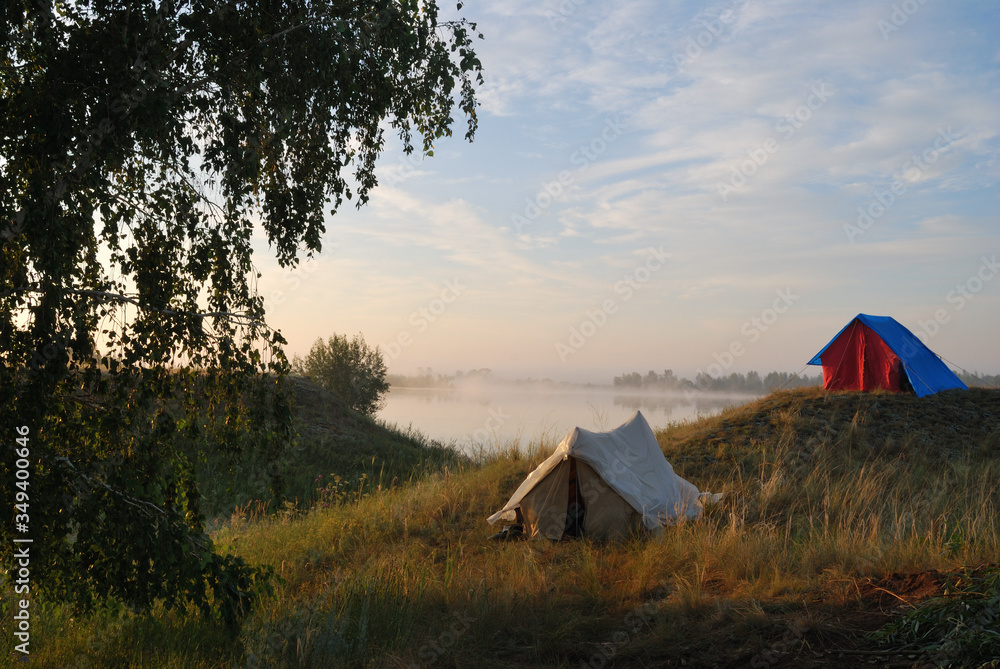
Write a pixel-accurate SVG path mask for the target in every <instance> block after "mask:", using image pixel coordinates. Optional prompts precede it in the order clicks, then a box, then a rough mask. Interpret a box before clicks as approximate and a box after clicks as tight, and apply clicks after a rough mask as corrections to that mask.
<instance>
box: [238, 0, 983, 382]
mask: <svg viewBox="0 0 1000 669" xmlns="http://www.w3.org/2000/svg"><path fill="white" fill-rule="evenodd" d="M443 9H447V10H454V3H448V4H447V7H446V8H443ZM461 15H462V16H464V17H466V18H468V19H470V20H473V21H475V22H477V24H478V28H479V30H480V32H482V33H483V35H484V39H483V40H481V41H480V42H479V43H478V53H479V56H480V58H481V61H482V64H483V70H484V77H485V80H486V82H485V85H483V86H482V87H481V88H480V90H479V99H480V102H481V107H480V108H479V129H478V131H477V133H476V137H475V141H474V142H472V143H468V142H466V141H464V140H463V139H462V136H463V135H464V128H463V126H461V124H460V123H461V122H459V125H457V126H456V128H455V130H456V132H455V135H454V136H453V137H451V138H448V139H445V140H443V141H440V142H439V143H438V144H437V145H436V146H435V147H434V156H433V157H429V158H422V157H420V156H417V155H413V156H410V157H407V156H405V155H404V154H403V153H402V151H401V147H400V144H399V142H398V141H397V140H393V139H390V141H388V142H387V144H386V151H385V154H384V155H383V157H382V159H381V161H380V163H379V168H378V171H377V174H378V177H379V181H380V185H379V186H378V188H377V189H376V190H375V191H374V192H373V194H372V197H371V200H370V202H369V204H368V205H367V206H366V207H364V208H362V209H360V210H359V209H356V208H353V207H351V206H347V207H345V208H343V209H342V210H341V211H340V212H338V213H337V215H335V216H330V217H328V221H327V232H326V234H325V236H324V238H323V251H322V253H320V254H319V255H318V256H317V257H316V258H315V259H313V260H310V261H307V262H305V263H303V264H302V265H300V266H299V267H298V268H296V269H294V270H288V269H281V268H279V267H278V266H277V263H276V262H275V261H274V260H273V257H270V256H269V254H268V250H267V244H266V241H265V240H263V239H258V240H257V241H258V250H259V253H258V254H257V256H256V257H257V260H256V262H257V265H258V267H259V269H260V270H261V272H262V274H263V276H262V278H261V279H260V281H259V289H260V290H261V292H262V294H263V295H264V298H265V305H266V308H267V309H268V321H269V323H270V324H271V325H272V326H273V327H276V328H278V329H280V330H281V332H282V334H283V335H284V336H285V337H286V339H287V340H288V347H287V351H288V353H289V355H290V357H291V355H293V354H299V355H302V354H305V353H306V352H307V351H308V350H309V347H310V346H311V345H312V343H313V342H314V341H315V340H316V339H317V338H319V337H328V336H330V335H332V334H334V333H338V334H347V335H354V334H358V333H361V334H362V335H363V336H364V339H365V340H366V342H367V343H368V344H370V345H372V346H379V348H380V349H381V351H382V353H383V356H384V358H385V361H386V363H387V366H388V369H389V373H391V374H413V373H417V371H418V370H419V369H426V368H431V369H433V370H434V372H435V373H440V374H454V373H455V372H456V371H457V370H468V369H472V368H476V369H478V368H484V367H485V368H490V369H491V370H493V373H494V375H496V376H500V377H504V378H529V377H530V378H535V379H540V378H551V379H555V380H562V381H575V382H593V383H610V382H611V380H612V379H613V377H614V376H616V375H619V374H621V373H623V372H630V371H639V372H642V373H645V372H647V371H648V370H656V371H660V372H662V371H663V370H665V369H672V370H674V372H675V373H677V374H678V375H679V376H687V377H689V378H693V376H694V375H695V374H696V373H697V372H699V371H701V372H706V373H710V374H712V375H715V376H718V375H720V374H725V375H728V374H730V373H732V372H741V373H744V372H746V371H749V370H757V371H760V372H762V373H766V372H768V371H771V370H777V371H787V372H798V371H800V370H802V368H803V366H804V365H805V363H806V362H807V361H808V360H809V359H810V358H811V357H812V356H813V355H814V354H816V353H817V352H818V351H819V350H820V349H821V348H822V347H823V346H824V345H825V344H826V343H827V342H828V341H829V340H830V339H831V338H832V337H833V336H834V335H835V334H836V333H837V332H838V331H839V330H840V328H842V327H843V326H844V325H846V324H847V322H848V321H849V320H850V319H851V318H852V317H854V316H855V315H857V314H858V313H867V314H874V315H882V316H892V317H894V318H895V319H896V320H898V321H899V322H900V323H902V324H903V325H904V326H906V327H908V328H909V329H910V330H912V331H913V332H915V333H916V334H918V336H920V337H921V338H922V339H923V340H924V341H925V343H927V344H928V345H929V346H930V347H931V349H932V350H934V351H935V352H936V353H938V354H939V355H941V356H942V357H943V358H944V359H945V360H946V361H948V362H950V363H952V364H953V368H956V369H958V368H961V369H965V370H968V371H972V372H975V371H978V372H982V373H988V374H996V373H1000V346H998V345H997V341H998V339H1000V337H998V332H1000V265H998V260H1000V207H998V204H1000V202H998V199H1000V189H998V188H997V185H998V179H1000V160H998V151H1000V4H998V3H996V2H995V1H992V0H991V1H988V2H944V0H906V1H902V2H872V1H865V2H857V1H852V0H846V1H845V0H837V1H836V2H825V1H821V2H817V1H815V0H773V1H766V0H725V1H724V2H721V3H718V4H711V5H709V4H706V3H699V2H687V1H663V0H656V1H635V2H625V1H623V2H596V1H594V0H559V1H557V0H541V1H538V0H531V1H527V0H526V1H520V0H505V1H504V2H502V3H501V2H495V1H494V2H487V1H485V0H469V1H468V2H465V6H464V8H463V9H462V11H461ZM456 119H457V117H456ZM390 137H391V135H390ZM805 371H806V372H807V373H809V374H810V375H815V374H816V373H818V372H819V368H817V367H810V368H808V369H807V370H805Z"/></svg>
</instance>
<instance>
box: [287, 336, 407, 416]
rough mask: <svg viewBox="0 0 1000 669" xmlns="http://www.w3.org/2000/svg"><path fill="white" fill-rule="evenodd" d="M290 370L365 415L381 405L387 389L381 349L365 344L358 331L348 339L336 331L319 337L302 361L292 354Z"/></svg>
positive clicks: (369, 414)
mask: <svg viewBox="0 0 1000 669" xmlns="http://www.w3.org/2000/svg"><path fill="white" fill-rule="evenodd" d="M292 370H293V371H294V372H295V373H297V374H303V375H305V376H308V377H310V378H312V380H313V381H315V382H316V383H318V384H319V385H321V386H322V387H324V388H326V389H327V390H329V391H330V392H332V393H334V394H335V395H337V396H338V397H339V398H340V399H342V400H343V401H344V402H346V403H347V404H348V405H349V406H350V407H351V408H352V409H354V410H355V411H359V412H361V413H363V414H365V415H366V416H374V415H375V414H376V413H377V412H378V410H379V409H381V408H382V406H383V405H384V404H385V399H384V397H383V395H384V394H385V392H386V391H387V390H389V384H388V383H386V380H385V371H386V370H385V361H384V360H383V359H382V352H381V351H379V350H378V349H377V348H374V349H373V348H371V347H370V346H368V344H366V343H365V340H364V337H362V336H361V335H360V334H359V335H357V336H355V337H354V338H353V339H351V340H348V339H347V337H346V336H345V335H337V334H335V335H333V336H332V337H330V338H329V339H327V340H326V341H323V338H322V337H320V338H319V339H317V340H316V343H314V344H313V346H312V349H310V351H309V354H308V355H307V356H306V357H305V359H304V360H303V359H302V358H299V356H295V359H294V360H293V361H292Z"/></svg>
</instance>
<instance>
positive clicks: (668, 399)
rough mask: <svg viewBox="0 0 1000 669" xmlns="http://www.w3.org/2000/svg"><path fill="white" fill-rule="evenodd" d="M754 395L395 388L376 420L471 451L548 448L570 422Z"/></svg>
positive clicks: (614, 419)
mask: <svg viewBox="0 0 1000 669" xmlns="http://www.w3.org/2000/svg"><path fill="white" fill-rule="evenodd" d="M753 399H754V396H751V395H726V394H718V393H700V392H691V393H688V394H685V393H683V392H676V393H670V394H668V393H651V392H642V391H636V390H619V389H616V388H614V387H612V386H582V385H581V386H576V385H568V384H558V385H556V384H553V385H544V384H542V385H538V384H513V383H511V384H477V385H467V386H460V387H456V388H408V387H398V386H393V387H392V388H391V389H390V391H389V393H388V395H387V399H386V405H385V407H384V408H383V409H382V410H381V411H380V412H379V414H378V418H379V419H380V420H382V421H385V422H386V423H388V424H395V425H396V426H397V427H398V428H401V429H406V428H412V429H414V430H417V431H419V432H420V433H422V434H423V435H424V436H426V437H428V438H430V439H433V440H436V441H439V442H442V443H446V444H455V445H456V446H457V447H458V448H459V449H460V450H463V451H467V452H472V451H474V450H476V449H477V448H478V447H480V446H487V447H490V446H494V445H504V444H507V443H509V442H510V441H512V440H517V441H518V442H519V443H520V445H521V446H522V447H527V446H528V445H529V444H530V443H531V442H536V441H538V440H539V439H540V438H543V437H544V438H546V439H547V440H549V441H551V442H552V445H553V446H554V445H555V444H556V443H558V441H559V440H560V439H562V437H563V436H565V434H566V433H568V432H569V431H570V430H572V429H573V428H574V427H581V428H584V429H588V430H593V431H605V430H611V429H613V428H615V427H618V426H619V425H621V424H622V423H624V422H625V421H626V420H628V419H629V418H630V417H631V416H632V414H634V413H635V412H636V411H642V414H643V415H644V416H645V417H646V420H647V421H649V424H650V425H651V426H652V427H653V429H656V428H658V427H663V426H665V425H667V424H668V423H671V422H677V421H684V420H689V419H694V418H697V417H698V416H708V415H712V414H715V413H718V412H719V411H721V410H722V409H724V408H725V407H729V406H733V405H738V404H744V403H746V402H749V401H751V400H753Z"/></svg>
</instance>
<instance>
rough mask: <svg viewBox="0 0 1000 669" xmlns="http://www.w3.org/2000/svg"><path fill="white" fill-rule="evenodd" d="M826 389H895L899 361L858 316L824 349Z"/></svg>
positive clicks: (897, 379)
mask: <svg viewBox="0 0 1000 669" xmlns="http://www.w3.org/2000/svg"><path fill="white" fill-rule="evenodd" d="M821 362H822V363H823V387H824V388H826V389H827V390H876V389H879V388H881V389H883V390H895V391H899V390H900V389H901V388H900V385H899V383H900V373H901V370H902V364H901V362H900V360H899V356H897V355H896V354H895V353H893V352H892V349H890V348H889V347H888V346H887V345H886V343H885V342H884V341H882V338H881V337H879V336H878V335H877V334H875V332H874V331H873V330H872V329H871V328H869V327H868V326H867V325H865V324H864V323H861V322H860V321H858V320H857V319H855V320H854V321H852V322H851V324H850V325H849V326H847V328H845V329H844V331H843V333H841V335H840V336H839V337H837V339H836V341H834V342H833V343H831V344H830V345H829V347H827V349H826V351H824V352H823V357H822V358H821Z"/></svg>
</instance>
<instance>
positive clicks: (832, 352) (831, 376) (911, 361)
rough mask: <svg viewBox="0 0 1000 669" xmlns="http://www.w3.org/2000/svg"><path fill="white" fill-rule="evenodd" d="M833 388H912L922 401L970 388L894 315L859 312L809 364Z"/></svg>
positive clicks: (825, 386) (898, 390)
mask: <svg viewBox="0 0 1000 669" xmlns="http://www.w3.org/2000/svg"><path fill="white" fill-rule="evenodd" d="M808 364H810V365H822V366H823V387H824V388H826V389H827V390H877V389H882V390H893V391H897V392H900V391H904V390H910V389H912V390H913V392H915V393H916V394H917V397H923V396H925V395H932V394H933V393H936V392H939V391H941V390H948V389H949V388H962V389H966V385H965V384H964V383H962V380H961V379H959V378H958V377H957V376H955V373H954V372H952V371H951V370H950V369H948V367H947V365H945V364H944V362H942V361H941V358H940V357H939V356H938V355H937V354H936V353H934V352H933V351H931V350H930V349H929V348H927V346H926V345H924V343H923V342H922V341H920V340H919V339H917V337H916V336H915V335H914V334H913V333H912V332H910V331H909V330H907V329H906V328H904V327H903V326H902V325H900V324H899V323H898V322H897V321H896V320H895V319H894V318H890V317H889V316H868V315H867V314H858V315H857V316H856V317H855V318H854V319H853V320H852V321H851V322H850V323H848V324H847V325H845V326H844V328H843V329H842V330H841V331H840V332H838V333H837V336H836V337H834V338H833V339H832V340H831V341H830V343H829V344H827V345H826V346H824V347H823V350H821V351H820V352H819V353H817V354H816V356H815V357H814V358H813V359H812V360H810V361H809V363H808Z"/></svg>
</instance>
